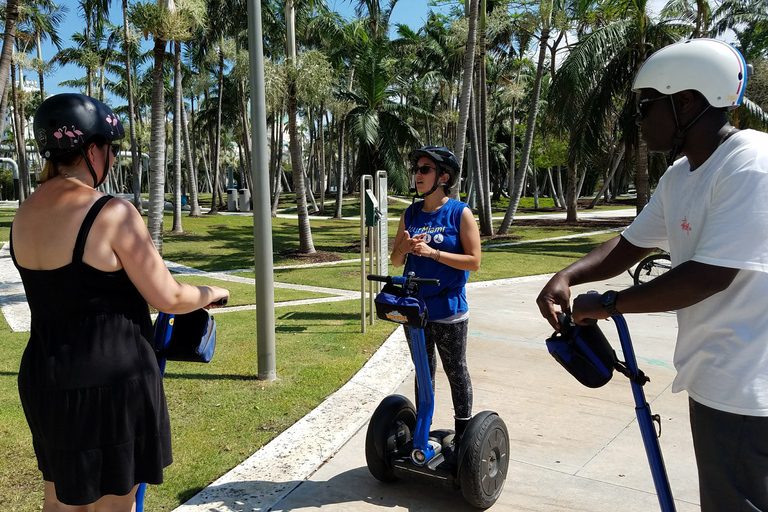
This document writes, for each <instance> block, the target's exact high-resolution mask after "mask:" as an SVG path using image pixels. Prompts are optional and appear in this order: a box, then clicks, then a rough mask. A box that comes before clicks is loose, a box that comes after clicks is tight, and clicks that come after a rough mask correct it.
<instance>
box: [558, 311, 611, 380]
mask: <svg viewBox="0 0 768 512" xmlns="http://www.w3.org/2000/svg"><path fill="white" fill-rule="evenodd" d="M547 349H548V350H549V353H550V354H552V357H554V358H555V360H556V361H557V362H558V363H560V364H561V365H562V366H563V368H565V369H566V370H568V373H570V374H571V375H573V376H574V377H576V379H577V380H578V381H579V382H581V383H582V384H584V385H585V386H587V387H590V388H599V387H601V386H604V385H606V384H607V383H608V381H610V380H611V377H613V369H614V368H615V367H616V365H617V363H618V358H617V357H616V352H615V351H614V350H613V347H611V344H610V343H608V340H607V339H606V338H605V335H603V332H602V331H601V330H600V328H599V327H598V326H597V325H577V324H574V323H573V322H571V321H570V319H569V318H567V317H565V315H562V318H560V332H559V333H557V332H556V333H554V334H553V335H552V336H551V337H550V338H548V339H547Z"/></svg>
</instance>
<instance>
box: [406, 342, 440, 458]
mask: <svg viewBox="0 0 768 512" xmlns="http://www.w3.org/2000/svg"><path fill="white" fill-rule="evenodd" d="M409 329H410V335H411V351H412V352H413V364H414V366H415V367H416V383H417V384H418V388H419V389H418V393H419V397H418V398H419V405H418V408H417V410H416V430H415V432H414V434H413V451H412V452H411V460H412V461H413V463H414V464H416V465H419V466H423V465H424V464H426V463H427V462H429V461H430V459H432V457H434V456H435V449H434V448H433V447H432V446H431V445H430V444H429V428H430V427H431V426H432V414H433V413H434V410H435V397H434V394H433V393H432V377H431V375H430V373H429V361H428V359H427V348H426V343H425V340H424V329H419V328H416V327H409Z"/></svg>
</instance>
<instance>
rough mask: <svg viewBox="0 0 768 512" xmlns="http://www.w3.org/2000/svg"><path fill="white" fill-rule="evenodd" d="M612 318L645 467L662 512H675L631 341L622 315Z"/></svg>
mask: <svg viewBox="0 0 768 512" xmlns="http://www.w3.org/2000/svg"><path fill="white" fill-rule="evenodd" d="M611 318H612V319H613V321H614V322H615V323H616V330H617V331H618V333H619V341H621V349H622V350H623V351H624V357H625V359H626V361H625V363H626V365H627V368H628V369H629V371H630V372H631V373H632V375H631V376H630V383H631V384H632V394H633V395H634V397H635V413H636V414H637V422H638V424H639V425H640V434H641V436H642V438H643V444H644V445H645V453H646V455H647V456H648V464H649V465H650V467H651V475H652V476H653V485H654V486H655V487H656V495H657V496H658V498H659V505H660V506H661V510H662V512H675V500H674V499H673V498H672V489H671V488H670V487H669V478H668V477H667V470H666V467H665V466H664V458H663V457H662V455H661V448H660V447H659V439H658V437H657V436H656V428H655V427H654V425H653V418H652V416H651V408H650V406H649V405H648V402H647V401H646V399H645V392H644V391H643V387H642V386H641V385H640V384H638V383H637V382H636V380H637V378H636V377H637V376H638V375H639V373H640V372H639V370H638V367H637V360H636V359H635V351H634V349H633V348H632V339H631V338H630V336H629V329H628V328H627V322H626V321H625V320H624V317H623V316H622V315H616V316H613V317H611Z"/></svg>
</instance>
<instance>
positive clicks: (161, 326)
mask: <svg viewBox="0 0 768 512" xmlns="http://www.w3.org/2000/svg"><path fill="white" fill-rule="evenodd" d="M226 305H227V299H219V300H217V301H215V302H212V303H211V306H226ZM193 313H196V312H193ZM175 319H176V315H174V314H172V313H163V312H162V311H161V312H159V313H158V315H157V318H156V319H155V324H154V326H153V329H154V341H153V343H154V346H155V355H156V356H157V364H158V366H159V368H160V375H161V376H162V377H165V365H166V362H167V360H168V359H167V358H169V357H170V358H172V359H173V360H181V359H175V358H173V354H168V353H167V349H168V346H169V343H170V341H171V336H172V335H173V325H174V320H175ZM212 329H213V330H214V333H213V337H212V338H213V341H214V342H215V339H216V335H215V330H216V324H215V323H213V327H212ZM209 351H210V353H209V354H205V355H204V359H207V360H208V361H210V358H211V357H213V346H210V348H209ZM186 360H189V359H186ZM205 362H207V361H205ZM146 493H147V484H146V483H141V484H139V488H138V489H137V490H136V512H144V497H145V496H146Z"/></svg>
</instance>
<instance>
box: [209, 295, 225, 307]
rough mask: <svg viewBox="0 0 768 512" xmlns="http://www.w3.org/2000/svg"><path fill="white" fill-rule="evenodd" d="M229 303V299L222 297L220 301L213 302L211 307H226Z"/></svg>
mask: <svg viewBox="0 0 768 512" xmlns="http://www.w3.org/2000/svg"><path fill="white" fill-rule="evenodd" d="M227 302H228V301H227V298H226V297H222V298H220V299H219V300H215V301H213V302H211V306H226V305H227Z"/></svg>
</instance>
